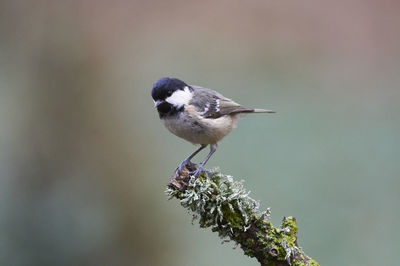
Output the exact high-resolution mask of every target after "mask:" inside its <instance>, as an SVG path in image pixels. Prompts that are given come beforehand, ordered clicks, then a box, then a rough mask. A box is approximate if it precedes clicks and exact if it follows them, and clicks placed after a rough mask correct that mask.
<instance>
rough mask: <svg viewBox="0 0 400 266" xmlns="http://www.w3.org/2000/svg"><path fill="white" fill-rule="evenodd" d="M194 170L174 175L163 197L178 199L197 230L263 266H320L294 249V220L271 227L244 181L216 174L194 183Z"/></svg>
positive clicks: (205, 174) (295, 239)
mask: <svg viewBox="0 0 400 266" xmlns="http://www.w3.org/2000/svg"><path fill="white" fill-rule="evenodd" d="M195 169H196V168H195V165H194V164H190V165H188V166H187V168H185V169H184V170H183V171H182V172H181V173H180V174H179V175H178V174H175V175H174V176H173V177H172V179H171V181H170V183H169V184H168V188H167V190H166V194H167V195H168V196H169V197H170V198H177V199H179V200H180V203H181V205H182V206H183V207H184V208H186V209H188V210H189V212H190V213H192V214H193V219H194V220H195V219H198V220H199V224H200V227H203V228H205V227H210V228H211V230H212V231H213V232H217V233H218V234H219V236H220V237H221V238H222V239H224V241H229V240H231V241H234V242H235V243H236V244H237V245H240V247H241V248H242V249H243V251H244V254H246V255H247V256H249V257H254V258H256V259H257V260H258V261H259V262H260V264H261V265H263V266H264V265H268V266H278V265H279V266H281V265H296V266H300V265H303V266H304V265H309V266H316V265H319V264H318V263H317V262H316V261H315V260H313V259H311V258H310V257H309V256H307V255H306V254H305V253H304V252H303V250H302V249H301V248H300V247H299V246H298V245H297V224H296V219H295V218H293V217H285V218H284V219H283V221H282V225H281V227H279V228H278V227H274V226H273V225H272V223H271V222H270V221H269V216H270V209H269V208H268V209H267V210H266V211H264V212H260V211H259V203H258V202H257V201H255V200H254V199H252V198H250V197H249V192H248V191H246V190H245V189H244V187H243V181H242V182H237V181H234V180H233V178H232V177H231V176H228V175H223V174H221V173H220V172H219V171H217V170H213V171H207V173H202V174H201V175H200V176H199V177H198V178H197V179H196V178H194V177H192V176H190V175H189V171H193V170H195Z"/></svg>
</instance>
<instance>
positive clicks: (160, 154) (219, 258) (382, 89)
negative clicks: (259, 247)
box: [0, 0, 400, 266]
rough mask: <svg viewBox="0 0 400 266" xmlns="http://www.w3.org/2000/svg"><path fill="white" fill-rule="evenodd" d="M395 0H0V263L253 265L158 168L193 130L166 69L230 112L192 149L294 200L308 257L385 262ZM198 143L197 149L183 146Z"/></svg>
mask: <svg viewBox="0 0 400 266" xmlns="http://www.w3.org/2000/svg"><path fill="white" fill-rule="evenodd" d="M399 7H400V2H398V1H394V0H392V1H390V0H388V1H386V0H384V1H377V0H375V1H374V0H366V1H355V0H354V1H353V0H350V1H319V0H306V1H287V0H281V1H269V0H262V1H261V0H255V1H247V2H246V1H236V0H231V1H211V0H207V1H144V0H142V1H139V0H137V1H123V0H118V1H94V0H86V1H67V0H65V1H50V0H37V1H20V0H14V1H11V0H9V1H4V0H3V1H0V93H1V95H0V264H1V265H11V266H14V265H137V266H147V265H151V266H152V265H156V266H158V265H173V266H202V265H211V266H213V265H232V266H235V265H237V266H239V265H258V263H257V261H256V260H255V259H250V258H248V257H245V256H244V255H243V252H242V251H241V250H240V248H237V249H233V248H232V247H233V244H232V243H228V244H224V245H221V244H220V243H221V240H220V239H219V238H218V236H217V235H215V234H213V233H212V232H211V231H210V230H209V229H207V230H206V229H200V228H198V225H196V223H195V225H192V224H191V223H190V221H191V217H190V215H189V214H187V213H186V211H185V210H184V209H183V208H181V207H180V206H179V204H178V202H177V201H176V200H173V201H167V200H166V196H165V195H164V189H165V186H166V184H167V182H168V180H169V178H170V175H171V174H172V172H173V170H174V169H175V167H176V166H177V165H178V163H180V161H182V159H184V158H185V157H186V156H187V155H188V154H190V153H191V152H192V151H193V150H194V149H195V147H194V146H192V145H191V144H189V143H186V142H184V141H183V140H181V139H179V138H177V137H175V136H173V135H172V134H170V133H169V132H168V131H167V130H166V129H165V128H164V127H163V126H162V124H161V123H160V122H159V119H158V115H157V113H156V111H155V110H154V108H153V102H152V99H151V97H150V89H151V87H152V84H153V83H154V82H155V81H156V80H157V79H158V78H160V77H163V76H172V77H178V78H181V79H183V80H184V81H186V82H187V83H189V84H195V85H201V86H205V87H209V88H213V89H216V90H218V91H220V92H221V93H223V94H224V95H226V96H228V97H230V98H232V99H234V100H236V101H238V102H240V103H242V104H244V105H248V106H254V107H258V108H270V109H274V110H277V111H278V114H275V115H254V116H247V117H246V118H245V119H243V120H241V121H240V123H239V125H238V128H237V129H235V130H234V131H233V132H232V134H231V135H230V136H229V137H227V138H226V139H224V140H223V141H222V142H221V143H220V146H219V150H218V151H217V153H216V154H215V155H214V156H213V158H212V159H211V160H210V162H209V163H208V167H214V166H219V167H220V169H221V170H222V171H223V172H224V173H226V174H232V175H233V176H235V178H236V179H242V178H243V179H245V181H246V183H245V185H246V187H247V188H248V189H250V190H251V191H252V194H251V195H252V197H253V198H255V199H257V200H260V202H261V208H262V209H266V208H267V207H271V208H272V222H273V223H274V224H276V225H278V224H279V223H280V221H281V219H282V217H283V216H288V215H293V216H295V217H296V218H297V220H298V225H299V245H300V246H302V247H303V249H304V250H305V251H306V253H308V254H309V255H311V256H312V257H313V258H315V259H316V260H317V261H318V262H320V263H321V265H397V264H398V262H399V260H398V255H397V252H398V251H399V249H400V244H399V238H400V233H399V230H398V228H399V221H400V209H399V204H400V180H399V177H400V176H399V173H400V163H399V159H400V116H399V111H400V104H399V101H400V88H399V84H400V48H399V47H400V30H399V29H400V16H399V14H400V8H399ZM205 155H206V152H203V153H201V155H200V156H199V157H198V158H197V161H200V160H201V159H202V158H204V156H205Z"/></svg>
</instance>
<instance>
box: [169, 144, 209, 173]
mask: <svg viewBox="0 0 400 266" xmlns="http://www.w3.org/2000/svg"><path fill="white" fill-rule="evenodd" d="M205 147H207V145H204V144H201V146H200V148H199V149H197V150H196V151H195V152H193V153H192V154H191V155H190V156H189V157H187V158H186V159H185V160H184V161H183V162H182V163H181V164H180V165H179V166H178V168H176V171H177V173H180V172H181V171H182V169H183V168H184V167H185V166H186V165H188V164H189V163H191V162H190V160H192V158H193V157H194V156H196V154H198V153H199V152H200V151H201V150H202V149H204V148H205Z"/></svg>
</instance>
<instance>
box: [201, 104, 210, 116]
mask: <svg viewBox="0 0 400 266" xmlns="http://www.w3.org/2000/svg"><path fill="white" fill-rule="evenodd" d="M208 110H210V103H206V107H205V108H204V111H203V112H199V114H200V115H204V114H205V113H207V112H208Z"/></svg>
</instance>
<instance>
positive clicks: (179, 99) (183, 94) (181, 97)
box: [165, 86, 193, 107]
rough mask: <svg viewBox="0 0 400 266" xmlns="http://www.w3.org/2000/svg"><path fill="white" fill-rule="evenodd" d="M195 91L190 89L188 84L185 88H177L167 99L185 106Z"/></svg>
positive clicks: (177, 104)
mask: <svg viewBox="0 0 400 266" xmlns="http://www.w3.org/2000/svg"><path fill="white" fill-rule="evenodd" d="M192 96H193V93H192V92H191V91H190V89H189V87H188V86H186V87H185V88H184V89H183V90H176V91H174V93H172V95H171V96H169V97H168V98H167V99H165V101H167V102H169V103H170V104H172V105H175V106H179V107H180V106H183V105H185V104H188V103H189V101H190V100H191V99H192Z"/></svg>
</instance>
